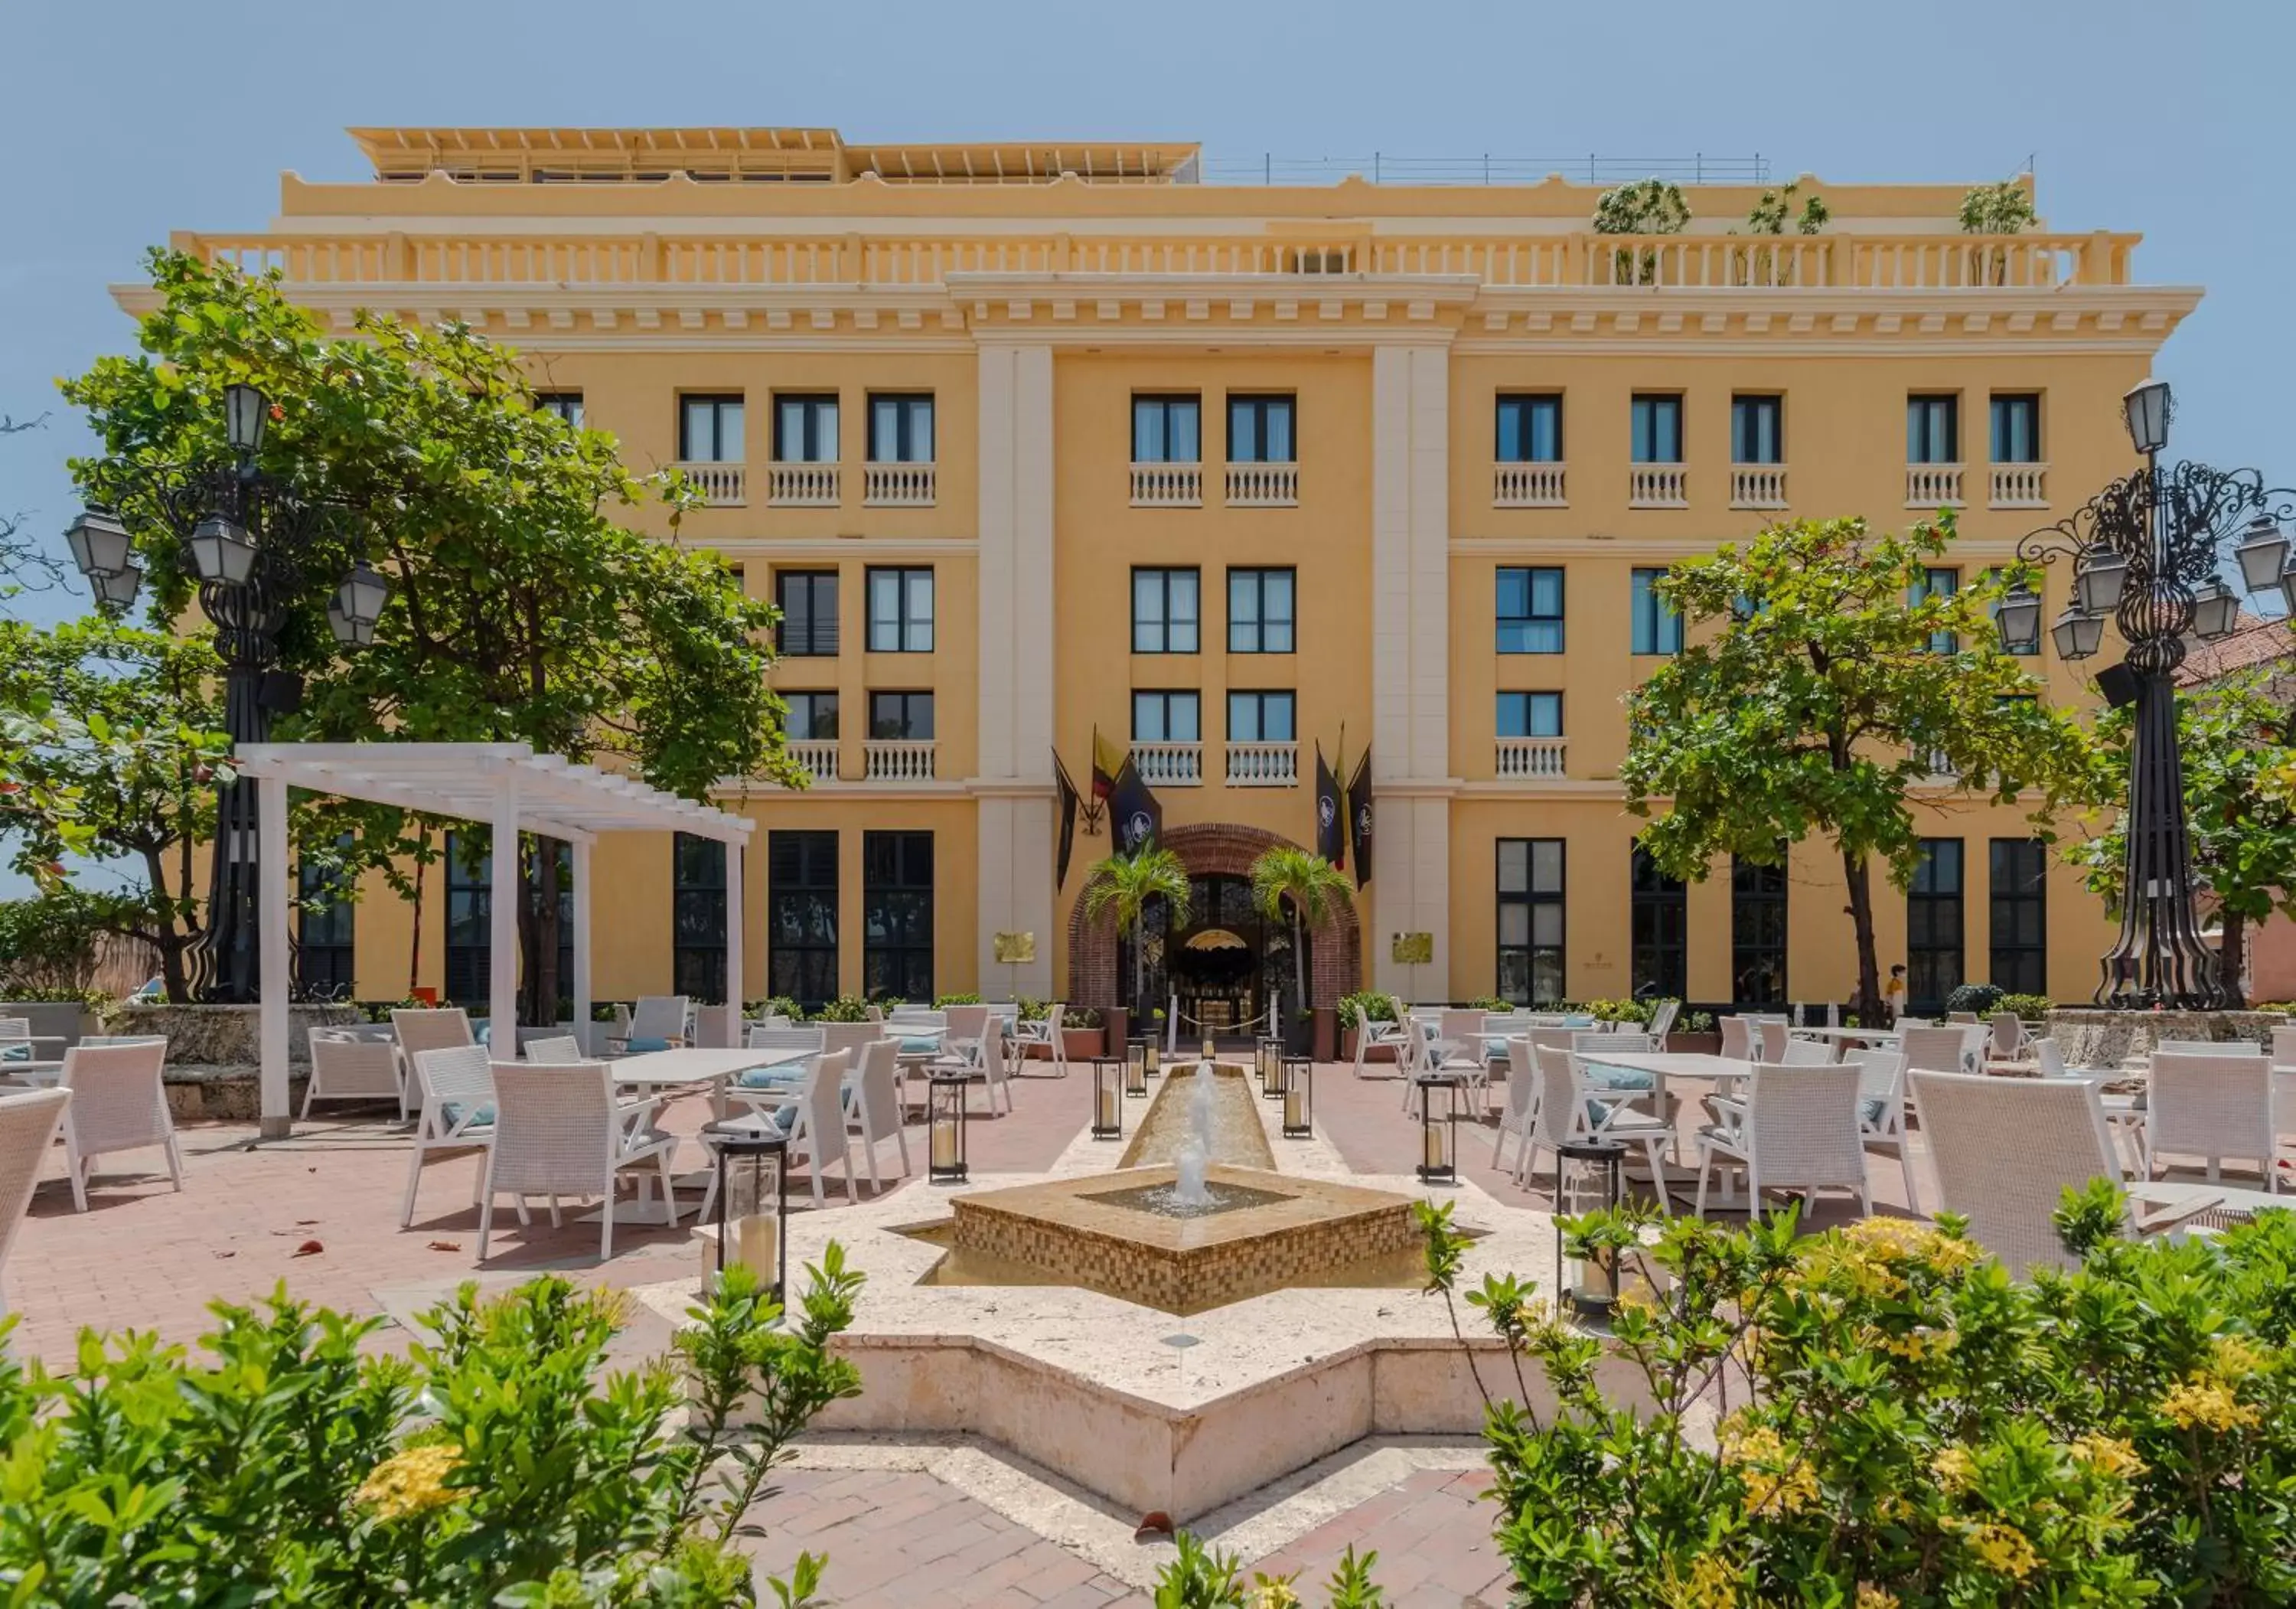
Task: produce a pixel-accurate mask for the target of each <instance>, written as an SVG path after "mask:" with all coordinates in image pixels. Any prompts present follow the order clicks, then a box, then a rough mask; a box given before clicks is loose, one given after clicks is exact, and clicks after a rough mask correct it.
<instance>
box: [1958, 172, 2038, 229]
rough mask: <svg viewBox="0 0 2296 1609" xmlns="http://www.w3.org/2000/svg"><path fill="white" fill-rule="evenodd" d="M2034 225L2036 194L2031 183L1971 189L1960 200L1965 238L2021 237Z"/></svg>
mask: <svg viewBox="0 0 2296 1609" xmlns="http://www.w3.org/2000/svg"><path fill="white" fill-rule="evenodd" d="M2032 221H2033V190H2032V185H2031V184H2030V181H2029V180H2025V179H2004V180H2002V181H2001V183H1999V184H1997V185H1971V186H1970V187H1969V189H1968V191H1967V192H1966V193H1964V195H1963V196H1962V198H1961V232H1962V233H1963V234H2021V233H2022V232H2023V231H2024V228H2025V226H2027V225H2028V224H2030V223H2031V222H2032Z"/></svg>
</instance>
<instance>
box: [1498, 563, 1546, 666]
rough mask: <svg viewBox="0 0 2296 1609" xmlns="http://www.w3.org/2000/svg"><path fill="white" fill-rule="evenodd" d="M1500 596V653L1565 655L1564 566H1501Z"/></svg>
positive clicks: (1499, 573) (1499, 579) (1499, 574)
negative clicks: (1563, 618) (1563, 621)
mask: <svg viewBox="0 0 2296 1609" xmlns="http://www.w3.org/2000/svg"><path fill="white" fill-rule="evenodd" d="M1495 586H1496V590H1497V615H1498V643H1497V648H1498V652H1499V653H1562V566H1561V565H1559V564H1543V565H1534V566H1531V567H1529V568H1527V569H1526V568H1521V567H1518V566H1515V565H1511V564H1510V565H1502V566H1500V568H1499V571H1498V573H1497V579H1496V582H1495Z"/></svg>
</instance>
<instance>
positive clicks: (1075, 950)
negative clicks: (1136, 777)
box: [1069, 822, 1363, 1007]
mask: <svg viewBox="0 0 2296 1609" xmlns="http://www.w3.org/2000/svg"><path fill="white" fill-rule="evenodd" d="M1157 844H1158V847H1160V848H1162V849H1167V850H1171V851H1172V853H1174V854H1175V855H1177V856H1178V857H1179V858H1180V863H1181V864H1182V865H1183V866H1186V867H1187V868H1188V872H1189V874H1190V875H1191V876H1207V875H1212V874H1224V875H1226V876H1231V877H1249V876H1251V863H1252V862H1253V861H1255V860H1257V859H1259V857H1260V856H1261V855H1262V854H1263V853H1265V852H1266V851H1267V850H1272V849H1275V848H1277V847H1279V846H1282V847H1298V846H1294V845H1292V841H1291V840H1290V839H1288V838H1284V837H1282V836H1280V835H1279V834H1277V833H1270V832H1267V831H1266V830H1264V829H1262V828H1259V827H1247V826H1240V825H1235V824H1234V823H1228V822H1207V823H1203V824H1201V825H1195V826H1184V827H1169V828H1167V829H1166V830H1165V833H1164V835H1163V836H1162V837H1161V838H1160V839H1158V840H1157ZM1308 934H1309V936H1310V939H1311V940H1312V942H1311V943H1310V944H1309V946H1308V949H1309V952H1310V953H1309V955H1308V992H1309V993H1310V994H1311V995H1313V996H1314V997H1315V998H1314V1000H1313V1001H1312V1002H1311V1003H1312V1004H1314V1005H1316V1006H1334V1005H1337V1004H1338V1003H1339V1000H1340V997H1341V996H1342V995H1349V994H1353V993H1354V992H1355V991H1356V990H1357V989H1361V988H1362V987H1363V924H1362V922H1361V920H1360V919H1359V918H1358V917H1357V915H1356V902H1355V900H1354V899H1352V898H1350V897H1349V896H1346V895H1342V896H1341V898H1340V899H1339V900H1338V901H1337V902H1336V903H1335V905H1334V906H1333V911H1332V914H1331V915H1330V917H1329V918H1327V919H1326V920H1325V921H1324V923H1323V924H1322V925H1321V926H1318V927H1312V928H1310V929H1308ZM1116 959H1117V940H1116V922H1115V919H1114V918H1113V917H1103V918H1102V919H1101V920H1100V921H1098V922H1094V921H1091V920H1089V919H1088V918H1087V916H1086V915H1085V902H1084V901H1083V900H1082V899H1078V901H1077V902H1076V907H1075V908H1074V909H1073V910H1072V911H1070V914H1069V998H1070V1000H1071V1001H1072V1002H1073V1003H1075V1004H1077V1005H1079V1006H1102V1007H1108V1006H1114V1005H1115V1004H1116V1003H1117V991H1116V981H1117V980H1116Z"/></svg>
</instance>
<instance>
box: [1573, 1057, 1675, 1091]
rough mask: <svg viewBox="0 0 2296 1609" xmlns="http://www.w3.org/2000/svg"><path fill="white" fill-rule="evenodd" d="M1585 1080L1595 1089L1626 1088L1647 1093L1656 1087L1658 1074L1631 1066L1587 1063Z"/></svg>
mask: <svg viewBox="0 0 2296 1609" xmlns="http://www.w3.org/2000/svg"><path fill="white" fill-rule="evenodd" d="M1587 1082H1588V1083H1589V1084H1591V1085H1593V1086H1594V1087H1595V1088H1597V1089H1626V1090H1632V1091H1634V1092H1635V1093H1636V1094H1637V1095H1647V1094H1649V1093H1650V1092H1651V1091H1652V1090H1653V1089H1656V1088H1658V1075H1657V1074H1655V1073H1649V1072H1644V1071H1640V1070H1638V1069H1636V1068H1633V1067H1612V1066H1611V1065H1609V1064H1608V1063H1603V1062H1589V1063H1587Z"/></svg>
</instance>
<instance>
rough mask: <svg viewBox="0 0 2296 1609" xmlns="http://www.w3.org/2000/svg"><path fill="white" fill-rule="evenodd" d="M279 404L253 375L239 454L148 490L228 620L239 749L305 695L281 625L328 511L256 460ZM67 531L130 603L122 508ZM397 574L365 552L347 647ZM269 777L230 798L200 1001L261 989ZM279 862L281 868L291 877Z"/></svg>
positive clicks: (212, 607) (354, 582)
mask: <svg viewBox="0 0 2296 1609" xmlns="http://www.w3.org/2000/svg"><path fill="white" fill-rule="evenodd" d="M270 418H271V403H270V402H269V400H268V399H267V398H265V396H264V395H263V393H262V392H261V391H259V390H256V388H255V387H253V386H251V385H233V386H226V387H225V388H224V419H225V430H226V434H227V436H228V438H229V441H230V445H231V449H232V457H231V458H230V459H229V460H228V461H225V462H221V463H208V464H192V465H160V466H155V467H154V468H152V470H151V471H149V472H147V473H145V474H144V476H143V480H142V482H141V484H140V485H139V486H138V487H137V494H138V497H139V500H140V501H142V502H143V503H146V504H148V505H150V507H151V508H152V510H153V511H155V512H156V514H157V516H158V518H159V519H160V521H162V522H163V523H164V524H165V525H166V527H167V528H168V530H169V531H170V532H171V533H172V534H173V535H174V537H175V538H176V546H177V548H178V551H179V553H180V554H181V555H182V562H184V565H185V566H186V567H187V568H188V569H189V570H190V571H192V572H193V574H195V575H196V576H198V577H199V581H200V608H201V610H202V611H203V612H205V613H206V615H207V617H208V619H209V620H210V621H212V622H213V623H214V625H215V628H216V650H217V653H218V654H219V655H220V656H221V657H222V660H223V663H224V729H225V733H226V734H227V735H229V736H230V738H231V740H232V743H233V744H234V746H236V745H238V744H241V743H262V742H264V741H265V740H266V738H268V737H269V736H270V735H271V717H272V716H273V715H274V714H275V713H280V712H284V711H289V710H293V709H295V707H296V706H297V705H298V704H299V703H300V702H302V684H301V682H300V680H299V678H298V677H295V676H293V675H291V674H290V673H288V672H285V671H282V670H280V669H277V666H278V662H279V630H280V628H281V627H282V626H283V625H284V624H285V622H286V620H287V612H288V609H289V607H290V606H291V603H293V601H294V599H295V596H296V595H297V589H298V587H299V584H300V582H301V580H302V568H301V561H302V559H303V558H304V557H305V555H306V554H307V553H308V551H309V549H310V547H311V546H312V543H313V542H314V540H315V539H316V537H317V536H318V534H319V533H320V530H321V529H322V525H323V522H324V517H325V514H324V510H323V509H322V508H320V507H319V506H318V505H315V504H312V503H309V502H307V501H305V500H304V499H303V498H301V497H298V496H297V495H296V493H295V491H294V490H293V488H291V487H290V486H289V485H288V484H286V483H285V482H284V481H283V480H280V479H278V478H277V477H275V476H273V475H270V474H267V473H266V472H264V471H263V470H262V469H260V468H258V466H257V464H256V456H257V454H258V452H260V451H261V449H262V447H263V432H264V429H265V427H266V424H268V423H269V421H270ZM64 539H65V541H66V543H67V544H68V545H69V546H70V548H71V555H72V562H74V563H75V564H77V565H78V567H79V571H80V573H81V574H82V575H84V576H86V578H87V581H88V585H89V587H90V589H91V590H92V591H94V594H95V598H96V602H97V603H99V604H101V605H102V606H103V607H105V608H107V609H114V610H119V609H125V608H127V606H128V605H129V604H131V603H134V602H135V594H136V590H137V588H138V587H140V586H141V585H142V583H143V570H142V569H141V567H139V566H138V565H137V564H136V562H135V546H134V542H133V540H132V538H130V536H129V534H128V530H127V526H126V525H125V524H124V523H123V522H122V521H120V520H119V517H118V515H116V514H115V513H112V512H111V510H109V509H101V508H91V509H88V510H86V512H85V513H81V514H80V515H79V516H78V518H76V519H74V520H73V521H72V522H71V525H70V529H67V530H66V531H65V532H64ZM389 595H390V581H389V578H388V577H386V576H384V575H383V574H382V573H381V571H377V570H375V569H373V567H372V566H370V565H369V564H368V563H367V562H365V560H363V559H362V560H361V561H359V562H357V564H355V565H354V566H352V568H351V570H350V572H349V573H348V575H346V576H345V577H344V578H343V580H342V584H341V585H340V587H337V588H336V589H335V595H334V596H333V598H332V599H331V600H330V601H329V603H328V604H327V624H328V626H329V627H330V628H332V631H333V632H334V636H335V640H336V642H338V643H340V644H341V645H342V646H343V647H345V648H363V647H365V646H366V645H367V644H370V643H372V642H373V640H374V628H375V622H376V621H378V620H381V618H382V606H383V603H384V601H385V600H386V599H388V598H389ZM255 816H256V806H255V784H253V783H252V782H249V781H241V780H235V781H232V782H228V783H225V784H223V786H222V787H221V788H220V789H219V790H218V791H217V798H216V838H215V855H214V862H213V871H212V874H211V875H210V877H209V885H208V908H207V920H206V922H205V924H203V926H202V928H201V933H200V937H199V940H198V941H197V942H196V943H195V944H194V945H193V949H192V980H191V981H192V989H193V993H194V995H196V996H197V997H199V998H200V999H202V1000H207V1001H211V1002H217V1003H224V1004H234V1005H244V1004H247V1003H249V1002H251V1001H253V1000H254V999H255V998H256V997H257V993H258V986H257V978H258V968H257V945H258V926H257V919H256V910H257V898H258V893H257V891H258V889H259V888H260V887H261V886H262V874H261V868H260V867H259V866H258V864H257V859H256V843H257V837H256V819H255ZM284 871H285V868H283V867H273V868H272V871H271V874H273V875H283V874H284Z"/></svg>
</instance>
